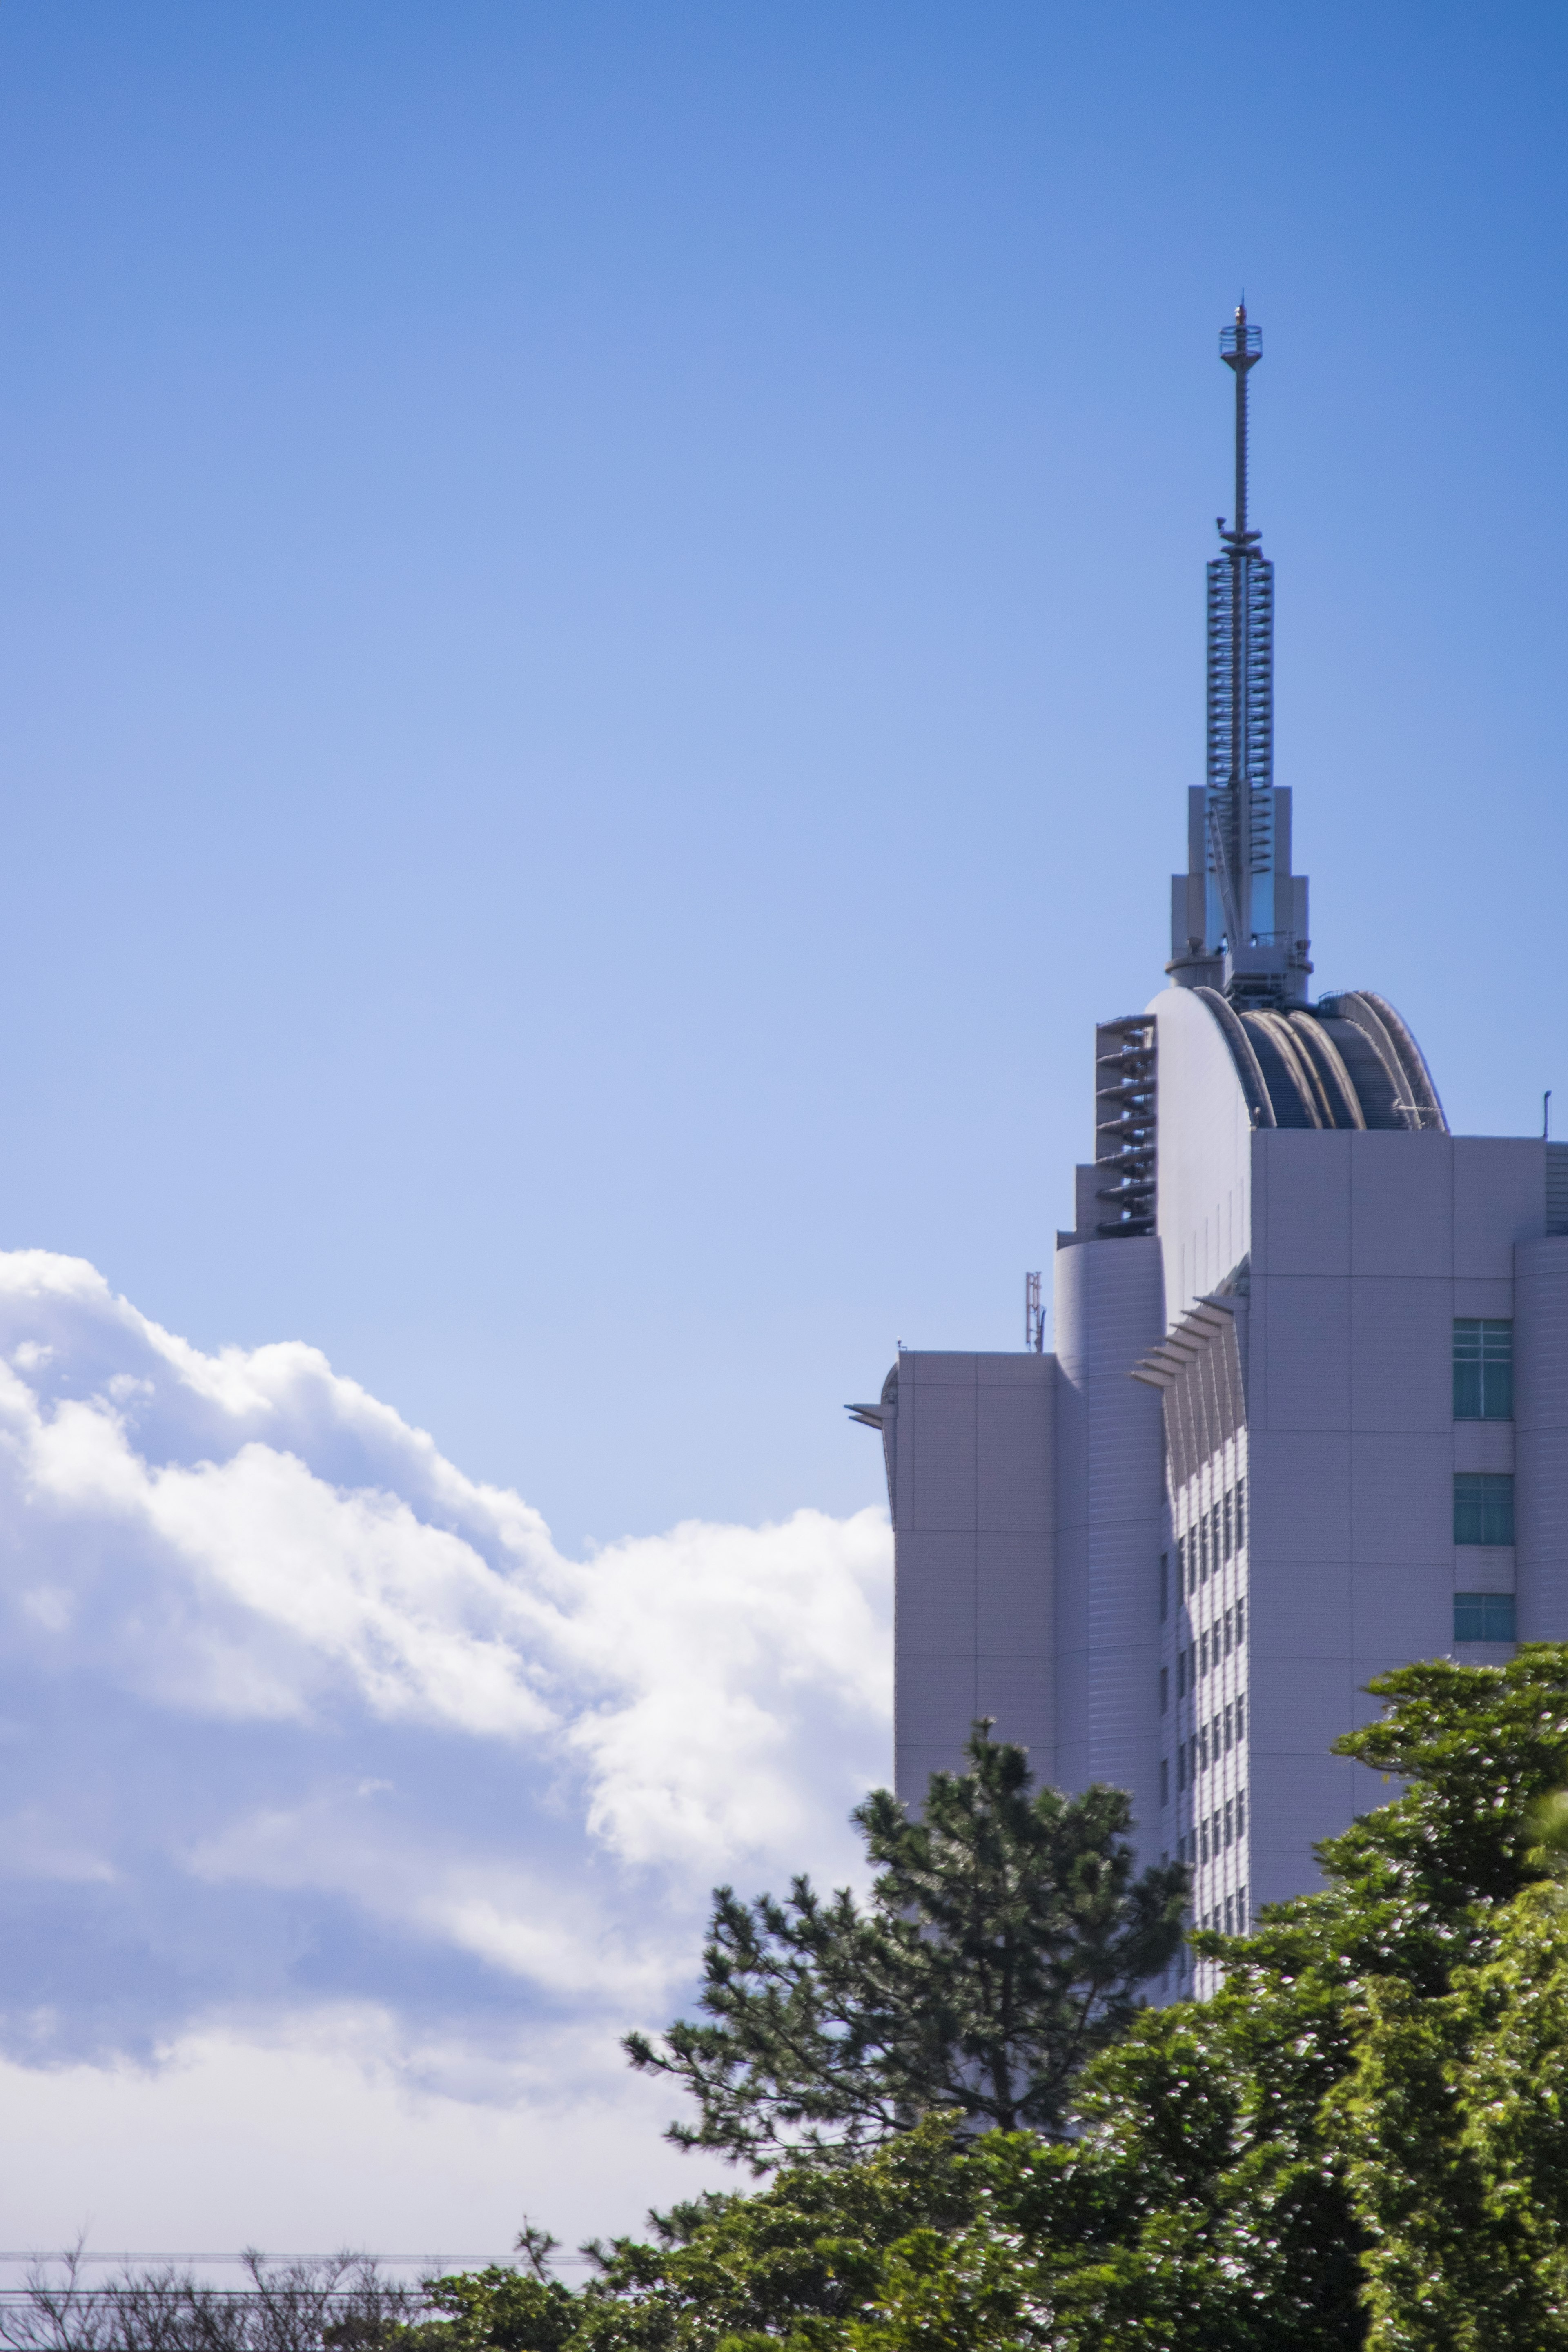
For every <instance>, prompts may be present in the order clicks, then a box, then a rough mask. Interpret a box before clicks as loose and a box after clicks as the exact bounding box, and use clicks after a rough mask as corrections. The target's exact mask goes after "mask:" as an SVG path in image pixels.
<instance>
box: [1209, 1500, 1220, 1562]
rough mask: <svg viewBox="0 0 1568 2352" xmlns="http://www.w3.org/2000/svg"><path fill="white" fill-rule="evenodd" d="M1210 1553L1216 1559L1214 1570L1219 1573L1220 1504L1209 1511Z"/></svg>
mask: <svg viewBox="0 0 1568 2352" xmlns="http://www.w3.org/2000/svg"><path fill="white" fill-rule="evenodd" d="M1209 1553H1210V1556H1211V1558H1212V1559H1213V1560H1214V1572H1215V1575H1216V1576H1217V1575H1218V1574H1219V1505H1218V1504H1217V1503H1215V1506H1214V1507H1213V1509H1212V1510H1211V1511H1210V1513H1209Z"/></svg>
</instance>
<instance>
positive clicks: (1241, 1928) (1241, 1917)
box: [1236, 1886, 1247, 1936]
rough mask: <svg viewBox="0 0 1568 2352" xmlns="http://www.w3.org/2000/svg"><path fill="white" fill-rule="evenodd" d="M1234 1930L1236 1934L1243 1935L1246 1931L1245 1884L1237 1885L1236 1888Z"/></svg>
mask: <svg viewBox="0 0 1568 2352" xmlns="http://www.w3.org/2000/svg"><path fill="white" fill-rule="evenodd" d="M1236 1932H1237V1935H1238V1936H1245V1935H1246V1933H1247V1889H1246V1887H1245V1886H1238V1887H1237V1890H1236Z"/></svg>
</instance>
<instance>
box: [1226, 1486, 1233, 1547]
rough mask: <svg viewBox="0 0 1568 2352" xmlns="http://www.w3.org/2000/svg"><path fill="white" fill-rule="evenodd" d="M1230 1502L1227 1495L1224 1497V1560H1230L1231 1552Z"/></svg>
mask: <svg viewBox="0 0 1568 2352" xmlns="http://www.w3.org/2000/svg"><path fill="white" fill-rule="evenodd" d="M1230 1502H1231V1498H1230V1496H1229V1495H1228V1494H1227V1495H1226V1498H1225V1556H1226V1559H1229V1558H1230V1555H1231V1550H1232V1548H1233V1535H1232V1526H1231V1514H1230Z"/></svg>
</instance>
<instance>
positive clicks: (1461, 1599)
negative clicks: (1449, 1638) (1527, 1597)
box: [1454, 1592, 1517, 1642]
mask: <svg viewBox="0 0 1568 2352" xmlns="http://www.w3.org/2000/svg"><path fill="white" fill-rule="evenodd" d="M1513 1628H1514V1611H1513V1595H1512V1593H1511V1592H1456V1593H1455V1595H1454V1639H1455V1641H1456V1642H1511V1641H1514V1640H1515V1639H1516V1638H1517V1636H1516V1635H1515V1633H1514V1630H1513Z"/></svg>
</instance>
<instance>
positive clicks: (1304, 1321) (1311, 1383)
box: [1250, 1273, 1351, 1429]
mask: <svg viewBox="0 0 1568 2352" xmlns="http://www.w3.org/2000/svg"><path fill="white" fill-rule="evenodd" d="M1253 1301H1254V1313H1253V1317H1252V1328H1251V1342H1252V1345H1251V1351H1250V1352H1251V1370H1252V1371H1253V1374H1254V1377H1255V1379H1256V1378H1257V1377H1258V1376H1261V1378H1262V1379H1263V1381H1266V1382H1267V1386H1268V1408H1267V1426H1268V1428H1270V1429H1348V1428H1349V1427H1350V1421H1351V1286H1350V1282H1349V1280H1348V1278H1346V1279H1340V1278H1338V1277H1336V1276H1329V1275H1314V1276H1307V1275H1277V1274H1272V1273H1271V1274H1268V1275H1266V1276H1263V1277H1262V1278H1261V1279H1258V1280H1255V1282H1254V1284H1253ZM1260 1310H1261V1311H1260ZM1265 1317H1266V1318H1267V1319H1266V1320H1265V1319H1264V1318H1265ZM1259 1418H1260V1419H1261V1418H1262V1416H1261V1415H1260V1416H1259Z"/></svg>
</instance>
